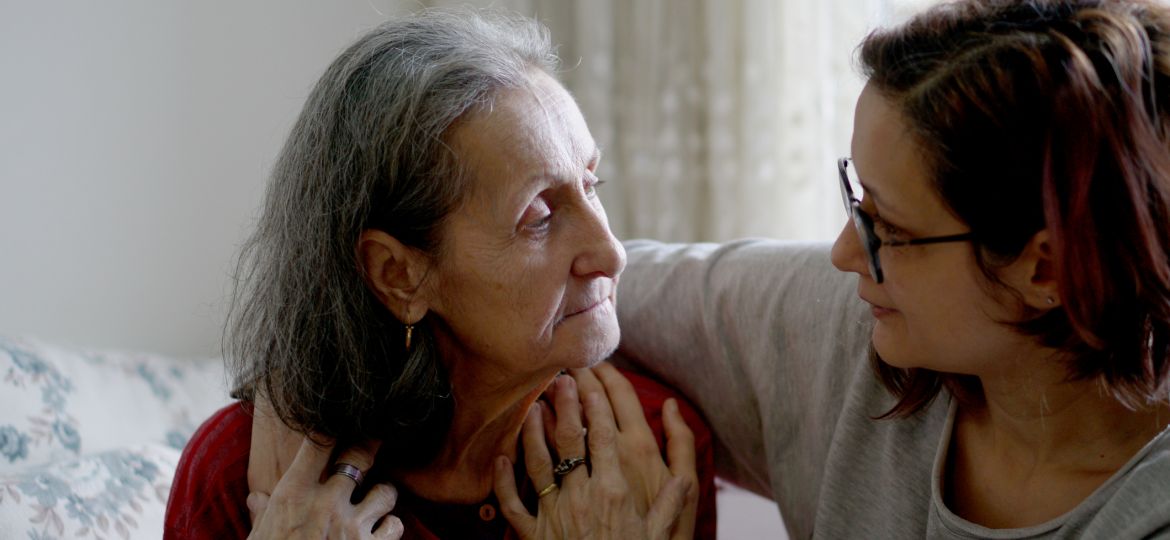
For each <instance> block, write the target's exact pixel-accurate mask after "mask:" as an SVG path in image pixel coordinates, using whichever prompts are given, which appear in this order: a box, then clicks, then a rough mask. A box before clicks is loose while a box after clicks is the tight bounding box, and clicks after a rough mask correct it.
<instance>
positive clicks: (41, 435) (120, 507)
mask: <svg viewBox="0 0 1170 540" xmlns="http://www.w3.org/2000/svg"><path fill="white" fill-rule="evenodd" d="M223 382H224V378H223V364H222V361H221V360H219V359H212V358H208V359H205V360H200V361H191V360H180V359H174V358H166V357H159V356H150V355H142V354H127V353H92V352H84V351H71V350H67V349H63V348H60V347H55V346H52V345H49V344H45V343H41V342H37V341H32V340H19V339H10V338H4V337H3V336H0V536H3V537H5V538H8V537H9V535H11V536H12V537H14V538H15V537H17V536H19V537H20V538H29V539H33V540H39V539H48V538H93V539H115V538H122V539H130V538H159V537H161V535H162V521H163V515H164V510H165V508H166V499H167V495H168V493H169V491H170V483H171V478H172V477H173V475H174V470H175V466H176V465H177V462H178V457H179V452H180V450H181V449H182V448H183V446H184V445H186V443H187V440H188V439H189V438H190V436H191V434H192V433H193V432H194V431H195V429H196V426H197V425H198V423H199V422H201V421H202V420H203V419H205V418H207V417H208V416H210V414H211V413H212V412H213V411H215V410H216V409H218V408H219V407H222V406H223V405H226V404H227V403H228V401H229V400H228V397H227V395H226V392H225V389H224V387H223Z"/></svg>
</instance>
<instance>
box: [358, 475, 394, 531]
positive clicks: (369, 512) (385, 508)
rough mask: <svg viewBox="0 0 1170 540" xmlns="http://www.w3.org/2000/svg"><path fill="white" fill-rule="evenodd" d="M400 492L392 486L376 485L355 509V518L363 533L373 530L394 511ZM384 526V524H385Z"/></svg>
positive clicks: (371, 487)
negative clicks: (380, 520)
mask: <svg viewBox="0 0 1170 540" xmlns="http://www.w3.org/2000/svg"><path fill="white" fill-rule="evenodd" d="M397 503H398V490H397V489H394V486H392V485H390V484H374V485H373V486H370V490H369V491H368V492H366V496H365V497H363V498H362V502H360V503H358V505H357V507H356V508H355V509H354V512H355V514H354V517H355V518H357V522H358V524H359V525H360V527H361V530H363V531H369V530H373V528H374V525H375V524H376V523H377V522H378V520H379V519H382V518H383V517H384V516H386V515H387V514H389V513H390V511H391V510H394V505H395V504H397ZM383 524H384V522H383Z"/></svg>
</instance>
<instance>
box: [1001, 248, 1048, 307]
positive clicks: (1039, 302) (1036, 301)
mask: <svg viewBox="0 0 1170 540" xmlns="http://www.w3.org/2000/svg"><path fill="white" fill-rule="evenodd" d="M1006 274H1007V275H1005V276H1004V277H1006V278H1007V280H1006V282H1007V284H1008V285H1009V286H1011V287H1012V288H1014V289H1015V290H1016V291H1017V292H1019V293H1020V295H1021V296H1022V297H1023V299H1024V304H1025V305H1027V306H1028V307H1030V308H1032V309H1035V310H1038V311H1048V310H1050V309H1052V308H1055V307H1058V306H1060V290H1059V289H1060V287H1059V283H1057V276H1056V261H1055V257H1054V254H1053V247H1052V242H1051V237H1050V236H1049V234H1048V231H1047V230H1041V231H1040V232H1038V233H1036V234H1035V235H1033V236H1032V239H1031V240H1029V241H1028V244H1027V245H1025V246H1024V249H1023V250H1022V251H1021V252H1020V256H1019V257H1018V258H1017V259H1016V260H1015V262H1013V263H1012V264H1010V265H1008V268H1007V272H1006Z"/></svg>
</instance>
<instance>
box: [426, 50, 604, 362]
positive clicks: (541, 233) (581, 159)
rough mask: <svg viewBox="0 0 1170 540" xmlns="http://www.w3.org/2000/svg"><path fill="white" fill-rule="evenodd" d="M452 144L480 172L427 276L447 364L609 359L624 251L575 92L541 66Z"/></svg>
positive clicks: (457, 132)
mask: <svg viewBox="0 0 1170 540" xmlns="http://www.w3.org/2000/svg"><path fill="white" fill-rule="evenodd" d="M450 142H451V145H452V147H453V148H454V150H455V152H456V153H457V154H458V155H459V156H460V158H461V159H462V160H463V161H464V163H465V164H466V165H467V166H468V167H469V170H470V171H471V179H470V185H469V187H468V192H467V197H466V202H465V204H464V205H462V206H461V207H459V208H458V209H457V210H456V211H455V212H453V213H452V214H451V215H450V216H449V218H448V222H447V224H446V225H445V228H444V230H443V240H442V248H441V253H440V254H439V256H438V257H437V260H436V262H435V265H434V267H433V268H432V269H431V270H430V275H429V276H428V278H427V289H428V291H429V293H428V296H429V297H430V300H429V301H428V304H429V306H428V307H429V308H430V311H431V314H430V315H429V317H431V321H432V324H433V325H434V327H435V330H436V336H437V339H438V340H439V345H440V348H441V350H442V353H443V357H444V359H445V361H448V362H459V360H460V359H474V361H476V362H477V363H478V367H479V368H485V369H487V370H489V371H492V370H494V371H496V372H498V373H499V374H501V375H509V374H516V373H524V372H528V373H541V372H547V371H548V370H549V369H560V368H566V367H583V366H588V365H592V364H594V363H596V362H599V361H600V360H602V359H603V358H604V357H605V356H607V355H608V354H609V353H611V352H612V351H613V350H614V348H616V347H617V343H618V338H619V331H618V324H617V316H616V313H615V311H614V293H615V289H616V285H617V277H618V274H619V273H621V271H622V269H623V268H624V267H625V262H626V257H625V250H624V249H623V248H622V246H621V244H620V243H619V242H618V241H617V239H615V238H614V236H613V235H612V234H611V233H610V230H609V224H608V222H607V219H606V215H605V210H604V209H603V208H602V206H601V201H600V200H598V197H597V193H596V191H595V190H596V188H597V183H598V179H597V176H596V175H595V174H594V173H595V171H596V170H597V164H598V160H599V158H600V154H599V152H598V149H597V146H596V144H595V143H594V141H593V137H592V136H591V135H590V134H589V129H588V127H587V126H586V125H585V120H584V119H583V118H582V116H581V112H580V111H579V110H578V108H577V105H576V103H575V102H574V101H573V99H572V97H570V96H569V94H568V92H566V91H565V89H564V88H563V87H561V85H560V84H559V83H557V82H556V81H555V80H553V79H552V78H551V77H549V76H548V75H547V74H545V73H543V72H541V71H534V72H533V73H532V74H531V76H530V79H529V84H528V85H527V86H525V87H523V88H518V89H510V90H505V91H502V92H501V93H499V94H498V95H497V96H496V97H495V99H494V102H493V104H492V106H491V107H490V108H489V109H488V110H486V111H483V112H479V113H475V114H473V115H471V117H469V118H467V119H465V120H464V121H463V122H461V123H460V124H458V125H457V126H456V127H455V128H454V131H453V133H452V136H451V141H450ZM448 367H449V368H450V367H451V366H448ZM456 369H458V367H456Z"/></svg>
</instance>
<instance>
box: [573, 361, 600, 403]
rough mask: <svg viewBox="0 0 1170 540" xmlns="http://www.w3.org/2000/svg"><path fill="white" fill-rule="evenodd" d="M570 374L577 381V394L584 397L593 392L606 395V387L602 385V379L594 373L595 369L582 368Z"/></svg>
mask: <svg viewBox="0 0 1170 540" xmlns="http://www.w3.org/2000/svg"><path fill="white" fill-rule="evenodd" d="M569 374H570V375H572V376H573V379H574V380H576V381H577V394H578V395H581V396H584V395H588V394H589V393H591V392H600V393H602V394H604V393H605V385H603V384H601V379H598V378H597V375H595V374H594V373H593V369H590V368H581V369H570V370H569Z"/></svg>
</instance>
